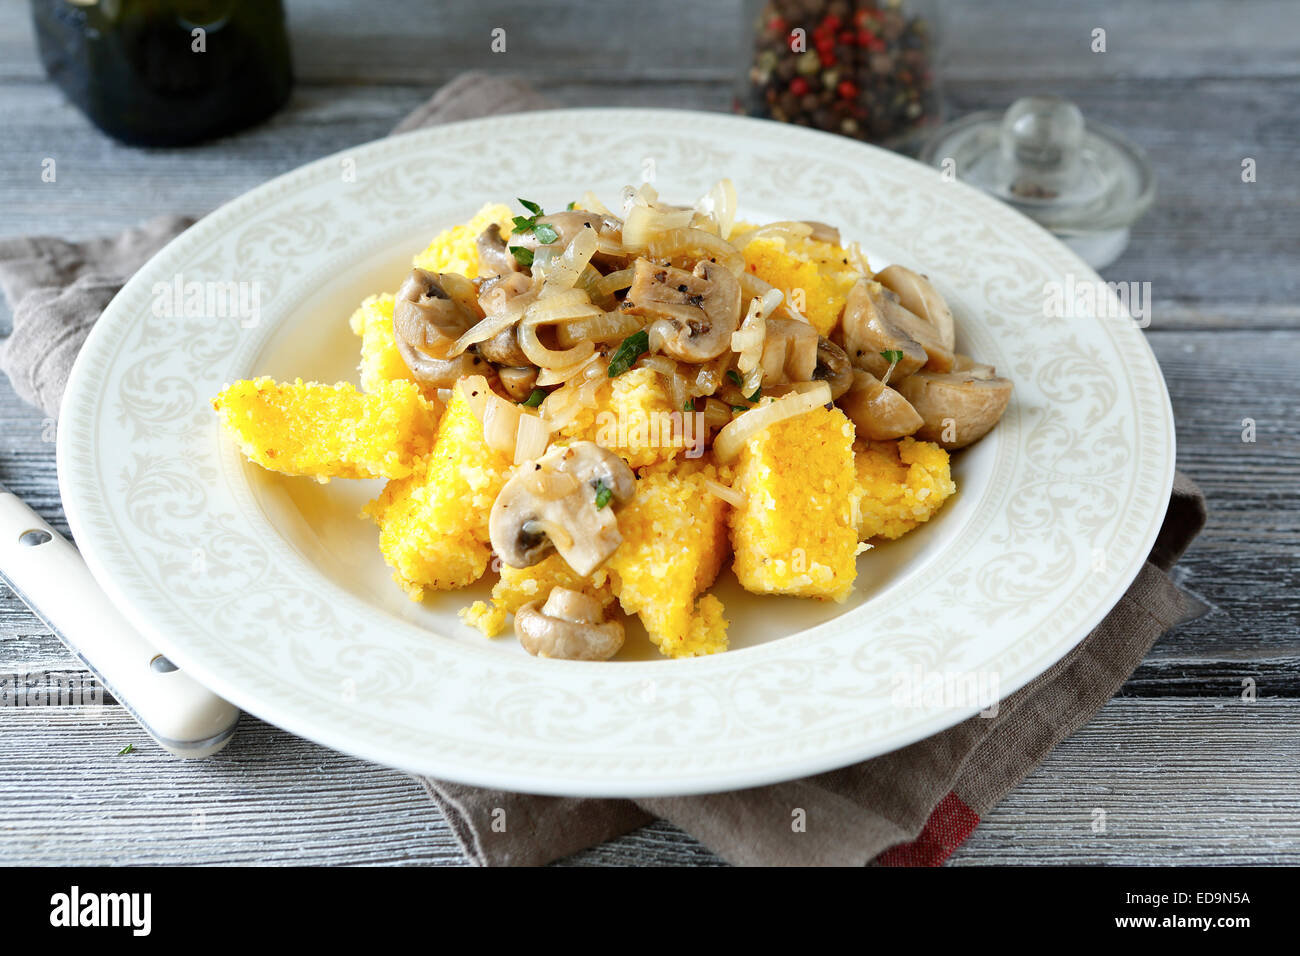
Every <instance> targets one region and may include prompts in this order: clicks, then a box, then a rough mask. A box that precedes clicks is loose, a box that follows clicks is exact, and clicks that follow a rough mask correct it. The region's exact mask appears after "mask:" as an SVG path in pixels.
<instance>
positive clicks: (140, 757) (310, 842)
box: [0, 698, 1300, 865]
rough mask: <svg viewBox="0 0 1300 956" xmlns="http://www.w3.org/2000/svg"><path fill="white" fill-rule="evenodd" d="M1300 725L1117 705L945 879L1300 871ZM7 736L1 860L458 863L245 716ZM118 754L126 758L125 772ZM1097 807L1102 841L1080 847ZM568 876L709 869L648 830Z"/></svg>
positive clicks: (1181, 707)
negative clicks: (185, 738)
mask: <svg viewBox="0 0 1300 956" xmlns="http://www.w3.org/2000/svg"><path fill="white" fill-rule="evenodd" d="M1297 720H1300V702H1297V701H1264V700H1261V701H1256V702H1255V703H1253V704H1246V703H1243V702H1241V701H1239V700H1236V699H1233V698H1225V699H1224V700H1222V701H1218V702H1216V701H1209V700H1205V701H1187V700H1122V699H1117V700H1114V701H1111V702H1110V703H1109V704H1107V705H1106V707H1105V708H1103V710H1102V711H1101V713H1100V714H1099V715H1098V716H1097V717H1096V718H1095V719H1094V720H1093V721H1092V722H1091V723H1089V724H1088V725H1087V726H1085V727H1084V728H1083V729H1082V730H1080V731H1079V732H1078V733H1077V734H1075V735H1074V736H1073V737H1071V738H1070V739H1069V740H1067V741H1065V742H1064V743H1063V744H1062V745H1061V746H1060V747H1059V748H1058V749H1057V750H1056V751H1055V752H1054V753H1053V754H1052V755H1051V756H1050V757H1049V758H1048V760H1047V761H1046V762H1045V763H1044V764H1043V765H1042V766H1041V767H1039V768H1038V769H1036V770H1035V771H1034V772H1033V773H1031V774H1030V775H1029V777H1028V778H1027V779H1026V780H1025V781H1024V782H1023V783H1022V784H1021V785H1020V786H1019V787H1017V788H1016V790H1014V791H1013V792H1012V793H1011V794H1010V795H1009V796H1008V797H1007V798H1006V800H1004V801H1003V803H1002V804H1001V805H1000V806H999V807H997V808H996V809H995V810H994V811H993V812H992V813H990V814H989V815H988V816H987V818H986V819H985V820H984V821H983V822H982V823H981V824H980V827H979V828H978V829H977V830H976V831H975V834H974V836H973V837H972V839H971V841H970V842H969V843H968V844H967V845H966V846H965V847H963V848H962V849H960V850H959V851H958V852H957V854H956V855H955V856H954V859H953V863H954V864H958V865H969V864H973V863H1021V864H1024V863H1049V862H1062V863H1067V862H1068V863H1154V864H1170V863H1186V862H1193V863H1195V862H1217V863H1243V864H1250V863H1261V862H1270V863H1281V864H1287V863H1290V864H1295V863H1300V741H1298V739H1297V736H1296V735H1295V733H1294V727H1295V725H1296V722H1297ZM0 734H3V737H4V740H5V747H4V750H3V752H2V753H0V775H3V779H4V780H5V781H6V785H5V788H4V799H3V800H0V854H2V855H3V856H4V858H5V859H7V860H9V861H11V862H15V863H23V864H32V863H38V864H65V865H66V864H77V865H97V864H123V863H134V864H161V863H177V862H184V863H207V864H248V863H263V864H275V865H279V864H310V863H320V862H329V863H334V864H429V865H447V864H458V863H461V862H462V860H461V857H460V854H459V851H458V849H457V847H456V845H455V841H454V839H453V838H452V836H451V834H450V833H449V831H448V830H447V827H446V824H445V823H444V822H443V820H442V819H441V817H440V815H439V814H438V812H437V810H436V809H435V808H434V806H433V805H432V804H431V803H430V802H429V800H428V799H427V797H426V796H425V795H424V793H423V792H422V790H421V789H420V788H419V787H418V786H417V785H416V784H415V782H414V781H413V780H411V779H410V778H409V777H407V776H406V775H404V774H401V773H399V772H396V771H391V770H387V769H384V768H380V767H375V766H373V765H371V764H368V763H365V762H364V761H359V760H356V759H354V758H351V757H347V756H344V755H342V754H337V753H333V752H331V751H328V750H325V749H323V748H321V747H318V746H316V745H315V744H311V743H309V742H307V741H304V740H301V739H299V738H296V737H293V736H292V735H290V734H286V733H284V732H283V731H279V730H276V729H275V728H272V727H269V726H267V725H265V724H262V723H261V722H260V721H257V720H255V719H253V718H249V717H245V718H244V721H243V722H242V724H241V726H240V729H239V735H238V736H237V737H236V738H235V740H234V741H233V742H232V743H231V745H230V747H228V748H227V750H226V751H224V752H223V753H222V754H220V755H218V756H217V757H214V758H212V759H210V760H205V761H180V760H176V759H174V758H171V757H168V756H165V755H164V754H162V752H161V751H159V750H158V749H157V748H156V747H155V746H154V745H153V744H152V743H151V742H148V741H147V740H145V739H142V735H141V734H140V733H139V731H138V730H137V729H135V725H134V724H133V723H132V722H131V720H130V718H129V717H127V716H126V715H125V714H124V713H123V712H122V711H121V710H120V709H119V708H116V707H106V708H103V709H102V711H100V712H95V713H88V712H85V711H82V712H73V711H68V710H63V709H58V708H50V709H37V708H27V709H23V708H4V709H0ZM127 744H134V746H135V748H136V749H135V752H133V753H130V754H127V755H119V751H121V750H122V749H123V747H125V746H126V745H127ZM1097 808H1101V809H1103V810H1105V811H1106V814H1107V829H1106V832H1105V833H1100V834H1094V833H1092V831H1091V826H1092V821H1093V818H1094V817H1093V813H1094V810H1095V809H1097ZM564 862H566V863H569V864H578V865H626V864H631V863H645V862H652V863H654V864H657V865H697V864H701V863H717V862H719V861H718V860H717V858H716V857H715V856H713V854H711V853H710V852H709V851H708V850H707V849H705V848H704V847H701V846H700V845H699V844H698V843H697V842H696V841H695V840H693V839H692V838H691V837H689V836H687V835H685V834H683V833H682V832H681V831H679V830H677V829H676V828H674V827H671V826H669V825H668V824H664V823H658V824H655V825H654V826H652V827H649V828H646V829H643V830H640V831H638V832H636V833H635V834H631V835H629V836H627V837H623V838H620V839H619V840H616V841H612V842H611V843H608V844H606V845H604V846H601V847H598V848H593V849H591V850H588V851H585V852H583V853H580V854H578V855H576V856H575V857H572V858H570V859H569V860H566V861H564Z"/></svg>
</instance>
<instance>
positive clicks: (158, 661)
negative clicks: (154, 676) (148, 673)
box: [149, 654, 180, 674]
mask: <svg viewBox="0 0 1300 956" xmlns="http://www.w3.org/2000/svg"><path fill="white" fill-rule="evenodd" d="M149 667H150V668H152V669H153V670H155V671H157V672H158V673H159V674H170V673H171V672H172V671H176V670H180V668H179V667H177V666H176V665H175V664H173V663H172V662H171V661H169V660H168V659H167V658H165V657H163V656H162V655H161V654H159V655H158V656H157V657H155V658H154V659H153V660H151V661H150V662H149Z"/></svg>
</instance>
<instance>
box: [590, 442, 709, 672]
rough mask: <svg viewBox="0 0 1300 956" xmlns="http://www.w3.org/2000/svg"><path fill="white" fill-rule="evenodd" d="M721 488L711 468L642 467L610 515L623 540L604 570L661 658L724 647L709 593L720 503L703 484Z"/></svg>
mask: <svg viewBox="0 0 1300 956" xmlns="http://www.w3.org/2000/svg"><path fill="white" fill-rule="evenodd" d="M710 480H711V481H716V482H719V483H725V482H724V480H723V476H722V475H720V474H719V472H718V469H717V468H716V467H715V466H714V465H713V464H711V463H708V462H705V461H699V462H696V461H690V460H682V461H679V462H669V463H664V464H660V465H655V466H652V467H649V468H645V469H643V470H642V471H641V473H640V475H639V480H638V481H637V487H636V495H635V497H633V499H632V500H631V501H629V502H628V503H627V504H625V505H623V507H622V508H620V509H619V513H618V530H619V532H620V533H621V534H622V535H623V543H622V544H621V545H619V547H618V550H617V551H615V552H614V554H613V556H611V557H610V559H609V561H608V563H607V565H606V566H607V567H608V569H609V572H610V575H611V577H612V579H613V587H614V593H615V594H616V595H617V596H618V600H619V603H620V604H621V605H622V606H623V610H624V611H626V612H627V613H629V614H636V615H637V616H639V617H640V618H641V623H642V624H644V625H645V629H646V631H647V633H648V634H649V635H650V640H651V641H653V642H654V643H655V644H656V645H657V646H658V648H659V650H660V651H661V652H662V653H664V654H665V655H667V656H668V657H696V656H699V655H703V654H716V653H718V652H719V651H725V650H726V649H727V620H726V618H724V617H723V614H722V603H721V602H720V601H718V599H717V598H715V597H713V596H712V595H705V597H704V598H702V599H700V600H699V601H698V602H697V600H696V598H697V596H698V595H699V594H700V592H701V591H703V590H704V589H705V588H707V587H709V586H710V585H711V584H713V581H714V579H715V578H717V576H718V570H719V568H720V567H721V566H722V562H723V560H724V558H725V557H726V554H727V511H728V505H727V504H726V503H725V502H724V501H722V500H721V499H720V498H718V497H716V496H715V495H714V494H713V493H712V492H711V491H709V489H708V487H707V484H706V482H708V481H710Z"/></svg>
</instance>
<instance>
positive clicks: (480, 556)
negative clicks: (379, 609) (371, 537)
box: [364, 379, 513, 601]
mask: <svg viewBox="0 0 1300 956" xmlns="http://www.w3.org/2000/svg"><path fill="white" fill-rule="evenodd" d="M466 381H467V380H462V381H461V383H460V384H459V385H457V387H456V388H454V389H452V398H451V402H450V403H449V404H448V406H447V411H446V413H445V414H444V415H443V416H442V421H441V422H440V423H439V425H438V434H437V438H436V439H435V440H434V444H433V450H432V452H430V453H429V455H428V456H426V457H425V458H424V459H422V460H421V462H420V466H419V467H417V468H416V469H415V471H414V472H413V473H412V474H411V475H410V476H409V477H407V478H402V479H399V480H397V481H390V482H389V483H388V485H387V486H386V487H385V488H384V490H383V492H382V493H381V494H380V496H379V497H378V498H376V499H375V500H374V501H372V502H370V503H369V504H368V505H366V507H365V510H364V514H366V515H367V516H369V517H370V518H373V519H374V521H375V523H376V524H378V525H379V547H380V550H381V551H383V553H384V559H385V560H386V561H387V562H388V564H389V566H390V567H392V569H393V580H395V581H396V582H397V583H398V584H399V585H401V587H402V588H403V590H405V591H406V593H407V594H408V595H409V596H410V598H411V600H413V601H419V600H420V599H421V598H422V597H423V596H424V592H425V591H426V590H434V591H449V590H454V589H456V588H463V587H465V586H466V585H468V584H472V583H473V582H475V581H477V580H478V579H479V578H481V577H482V576H483V573H484V571H486V570H487V565H488V559H489V557H490V556H491V553H492V547H491V544H490V543H489V539H488V516H489V514H490V513H491V511H492V503H493V502H494V501H495V500H496V497H497V494H498V493H499V492H500V491H501V489H502V487H503V486H504V485H505V483H506V479H507V478H509V476H510V473H511V472H512V471H513V464H512V462H511V460H510V459H509V458H507V457H506V456H505V455H503V454H501V453H500V452H498V451H496V450H494V449H493V448H491V447H489V446H488V444H487V442H486V441H484V438H483V425H482V423H481V422H480V421H479V419H478V416H477V415H475V414H474V411H473V409H472V408H471V407H470V405H469V402H468V401H467V400H466V396H465V392H464V389H465V388H466V387H468V386H466V385H465V382H466ZM480 381H481V379H480Z"/></svg>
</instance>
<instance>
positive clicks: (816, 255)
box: [743, 237, 862, 335]
mask: <svg viewBox="0 0 1300 956" xmlns="http://www.w3.org/2000/svg"><path fill="white" fill-rule="evenodd" d="M743 254H744V257H745V268H746V269H747V270H748V271H749V272H750V273H752V274H753V275H756V276H758V277H759V278H760V279H762V280H764V281H765V282H767V283H768V284H770V285H774V286H776V287H777V288H778V289H780V290H781V291H782V292H784V293H785V294H786V301H787V302H791V303H794V304H796V305H797V304H799V303H802V309H801V310H800V311H802V312H803V314H804V315H805V316H807V318H808V321H809V323H810V324H811V325H812V326H813V328H815V329H816V330H817V334H818V335H830V334H831V331H832V330H833V329H834V328H835V326H836V325H837V324H838V323H839V320H840V315H841V314H842V313H843V312H844V303H845V302H846V301H848V297H849V290H850V289H852V288H853V286H854V283H856V282H857V281H858V280H859V279H861V278H862V274H861V273H860V272H858V271H857V270H856V269H854V268H853V267H852V266H850V265H849V261H848V260H849V256H848V253H846V252H845V251H844V250H843V249H842V248H840V247H839V246H837V245H834V244H833V243H829V242H817V241H816V240H814V239H807V238H805V239H783V238H780V237H771V238H761V239H754V240H752V241H751V242H749V243H747V244H746V245H745V248H744V250H743Z"/></svg>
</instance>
